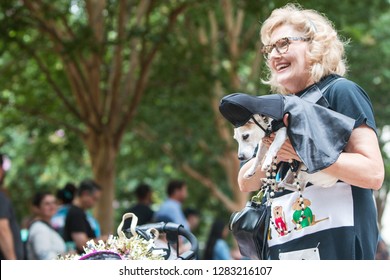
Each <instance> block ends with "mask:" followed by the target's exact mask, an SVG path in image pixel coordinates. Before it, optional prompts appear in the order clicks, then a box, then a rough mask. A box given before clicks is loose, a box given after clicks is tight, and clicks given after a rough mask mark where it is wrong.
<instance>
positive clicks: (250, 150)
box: [234, 114, 270, 160]
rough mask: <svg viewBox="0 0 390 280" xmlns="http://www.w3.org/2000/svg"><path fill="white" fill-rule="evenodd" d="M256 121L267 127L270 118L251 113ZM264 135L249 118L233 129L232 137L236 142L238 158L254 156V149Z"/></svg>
mask: <svg viewBox="0 0 390 280" xmlns="http://www.w3.org/2000/svg"><path fill="white" fill-rule="evenodd" d="M253 117H254V118H255V120H256V122H257V123H258V124H260V125H261V126H262V127H264V128H267V127H268V124H269V123H270V119H269V118H266V117H262V116H260V115H258V114H255V115H253ZM264 136H265V132H264V131H263V130H262V129H261V128H260V127H259V126H258V125H257V124H256V123H255V122H254V121H253V120H252V119H250V120H249V121H248V122H247V123H246V124H244V125H243V126H240V127H236V128H235V129H234V139H235V140H236V141H237V143H238V159H239V160H248V159H251V158H252V157H253V156H254V153H255V149H256V147H257V145H258V144H259V143H260V141H261V139H263V137H264Z"/></svg>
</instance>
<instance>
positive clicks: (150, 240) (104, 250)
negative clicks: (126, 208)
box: [59, 213, 167, 260]
mask: <svg viewBox="0 0 390 280" xmlns="http://www.w3.org/2000/svg"><path fill="white" fill-rule="evenodd" d="M127 218H132V221H131V226H130V232H131V235H132V236H131V237H130V238H128V237H127V236H126V235H125V233H124V232H123V231H122V227H123V223H124V221H125V220H126V219H127ZM137 222H138V218H137V216H136V215H134V214H133V213H126V214H124V215H123V217H122V221H121V223H120V224H119V226H118V228H117V234H118V236H112V235H110V236H109V238H108V240H107V241H106V242H104V241H103V240H99V241H98V243H95V241H94V240H90V241H88V242H87V244H86V246H84V252H85V253H83V254H81V255H78V254H68V255H65V256H61V257H59V259H60V260H164V259H165V256H166V254H167V253H166V251H165V250H164V249H159V248H156V245H155V240H156V239H157V238H158V236H159V232H158V231H157V230H156V229H154V228H150V229H147V230H141V229H136V225H137Z"/></svg>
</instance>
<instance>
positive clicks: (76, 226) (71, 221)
mask: <svg viewBox="0 0 390 280" xmlns="http://www.w3.org/2000/svg"><path fill="white" fill-rule="evenodd" d="M74 232H85V233H86V234H87V236H88V237H89V238H90V239H93V238H95V237H96V235H95V232H94V231H93V229H92V227H91V225H90V223H89V222H88V219H87V215H86V213H85V212H84V210H83V209H81V208H80V207H77V206H75V205H72V206H71V207H70V208H69V211H68V215H67V216H66V220H65V228H64V239H65V241H66V242H68V241H73V240H72V233H74ZM77 251H78V253H79V254H82V253H83V251H82V250H77Z"/></svg>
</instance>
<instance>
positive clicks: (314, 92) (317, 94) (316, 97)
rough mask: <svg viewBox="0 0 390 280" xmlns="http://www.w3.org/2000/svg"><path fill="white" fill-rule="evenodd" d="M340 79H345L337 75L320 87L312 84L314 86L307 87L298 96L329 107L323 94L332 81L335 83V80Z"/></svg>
mask: <svg viewBox="0 0 390 280" xmlns="http://www.w3.org/2000/svg"><path fill="white" fill-rule="evenodd" d="M340 80H345V78H343V77H337V78H335V79H333V80H331V81H330V82H329V83H327V84H326V85H325V86H324V87H323V88H321V89H320V88H319V87H318V86H317V85H314V87H312V88H311V89H309V90H308V91H307V92H304V93H303V94H302V95H301V96H300V97H301V98H302V99H304V100H306V101H309V102H311V103H315V104H316V103H318V104H319V105H322V106H324V107H329V104H328V102H327V101H326V100H325V98H324V96H323V94H324V92H325V91H326V90H327V89H328V88H329V87H330V86H332V85H333V84H334V83H336V82H337V81H340ZM321 99H323V102H324V104H321ZM326 105H327V106H326Z"/></svg>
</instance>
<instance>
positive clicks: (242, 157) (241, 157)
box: [238, 155, 246, 160]
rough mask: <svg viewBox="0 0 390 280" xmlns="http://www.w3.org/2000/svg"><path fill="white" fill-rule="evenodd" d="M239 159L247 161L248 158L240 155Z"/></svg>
mask: <svg viewBox="0 0 390 280" xmlns="http://www.w3.org/2000/svg"><path fill="white" fill-rule="evenodd" d="M238 159H239V160H245V159H246V158H245V156H244V155H238Z"/></svg>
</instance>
